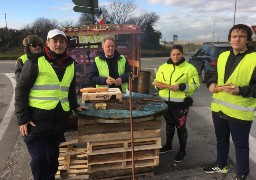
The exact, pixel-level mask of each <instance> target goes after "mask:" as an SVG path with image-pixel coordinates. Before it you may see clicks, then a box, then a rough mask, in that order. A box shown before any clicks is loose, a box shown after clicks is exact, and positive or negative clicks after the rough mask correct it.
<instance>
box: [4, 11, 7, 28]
mask: <svg viewBox="0 0 256 180" xmlns="http://www.w3.org/2000/svg"><path fill="white" fill-rule="evenodd" d="M4 16H5V28H6V29H7V21H6V13H5V14H4Z"/></svg>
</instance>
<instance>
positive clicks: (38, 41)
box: [15, 35, 43, 80]
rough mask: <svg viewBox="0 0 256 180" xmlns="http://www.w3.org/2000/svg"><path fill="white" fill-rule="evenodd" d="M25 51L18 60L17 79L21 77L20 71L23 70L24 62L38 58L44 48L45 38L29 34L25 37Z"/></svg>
mask: <svg viewBox="0 0 256 180" xmlns="http://www.w3.org/2000/svg"><path fill="white" fill-rule="evenodd" d="M22 43H23V46H24V52H25V54H23V55H22V56H20V57H19V58H18V59H17V61H16V69H15V77H16V80H17V79H18V78H19V75H20V72H21V71H22V68H23V65H24V63H25V62H26V61H27V60H28V59H34V58H37V57H38V55H39V54H41V51H42V49H43V39H42V38H40V37H39V36H37V35H28V36H27V37H25V38H24V39H23V42H22Z"/></svg>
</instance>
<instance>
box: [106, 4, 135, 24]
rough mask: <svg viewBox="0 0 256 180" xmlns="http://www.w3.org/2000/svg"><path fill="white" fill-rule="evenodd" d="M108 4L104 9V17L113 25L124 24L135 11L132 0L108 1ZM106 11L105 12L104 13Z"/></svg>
mask: <svg viewBox="0 0 256 180" xmlns="http://www.w3.org/2000/svg"><path fill="white" fill-rule="evenodd" d="M109 2H110V3H109V4H108V5H107V6H106V7H104V10H105V12H104V11H103V12H104V16H105V17H106V18H108V19H109V21H110V22H111V23H114V24H125V23H127V21H128V20H129V19H130V18H131V17H132V16H133V15H134V14H133V13H134V11H135V10H136V9H137V6H136V4H135V3H134V1H133V0H109ZM106 9H107V12H106Z"/></svg>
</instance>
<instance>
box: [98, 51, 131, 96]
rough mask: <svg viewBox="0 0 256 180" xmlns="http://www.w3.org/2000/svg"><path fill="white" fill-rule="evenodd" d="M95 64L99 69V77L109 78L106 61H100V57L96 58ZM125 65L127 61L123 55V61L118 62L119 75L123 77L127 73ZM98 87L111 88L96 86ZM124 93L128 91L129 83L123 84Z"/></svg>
mask: <svg viewBox="0 0 256 180" xmlns="http://www.w3.org/2000/svg"><path fill="white" fill-rule="evenodd" d="M95 63H96V66H97V68H98V72H99V76H102V77H109V69H108V64H107V62H106V61H105V60H102V59H100V58H99V57H96V58H95ZM125 63H126V59H125V57H124V56H123V55H121V59H119V60H117V67H118V74H119V76H121V75H122V74H124V72H125ZM96 87H97V88H98V87H109V86H108V85H98V84H96ZM121 88H122V92H123V93H125V92H126V89H128V84H127V83H122V84H121Z"/></svg>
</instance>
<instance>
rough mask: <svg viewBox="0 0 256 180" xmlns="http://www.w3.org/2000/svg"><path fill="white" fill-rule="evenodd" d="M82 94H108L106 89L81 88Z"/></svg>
mask: <svg viewBox="0 0 256 180" xmlns="http://www.w3.org/2000/svg"><path fill="white" fill-rule="evenodd" d="M80 92H82V93H96V92H108V88H107V87H100V88H82V89H80Z"/></svg>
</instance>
